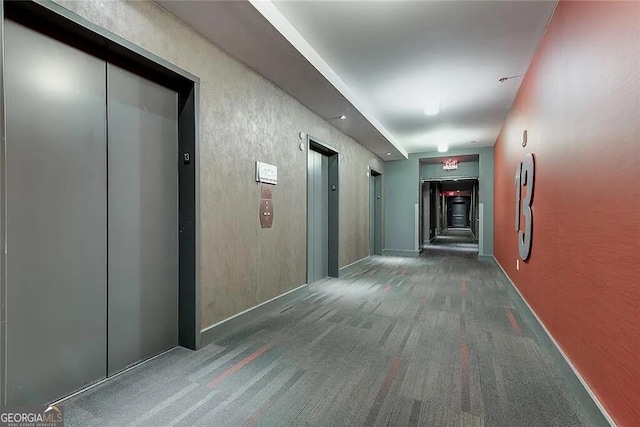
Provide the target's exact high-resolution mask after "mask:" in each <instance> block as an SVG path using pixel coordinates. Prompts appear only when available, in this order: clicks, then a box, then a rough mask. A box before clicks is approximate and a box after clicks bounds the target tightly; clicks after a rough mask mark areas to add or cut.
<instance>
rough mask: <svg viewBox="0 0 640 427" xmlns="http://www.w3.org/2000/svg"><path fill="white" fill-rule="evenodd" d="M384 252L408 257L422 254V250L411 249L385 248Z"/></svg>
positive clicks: (388, 254) (389, 254)
mask: <svg viewBox="0 0 640 427" xmlns="http://www.w3.org/2000/svg"><path fill="white" fill-rule="evenodd" d="M382 253H383V254H384V255H386V256H406V257H418V256H420V251H412V250H409V249H383V250H382Z"/></svg>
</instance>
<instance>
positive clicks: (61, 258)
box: [5, 21, 107, 404]
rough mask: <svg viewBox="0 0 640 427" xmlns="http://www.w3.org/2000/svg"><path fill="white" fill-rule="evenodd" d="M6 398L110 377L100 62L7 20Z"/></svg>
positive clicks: (27, 399) (29, 397)
mask: <svg viewBox="0 0 640 427" xmlns="http://www.w3.org/2000/svg"><path fill="white" fill-rule="evenodd" d="M5 37H6V38H5V79H6V80H5V90H6V135H7V140H6V165H7V170H6V179H7V181H6V203H7V300H6V301H7V349H6V357H7V359H6V361H7V366H6V372H7V377H6V378H7V403H9V404H43V403H45V402H50V401H52V400H55V399H57V398H59V397H62V396H64V395H66V394H69V393H71V392H73V391H75V390H78V389H80V388H82V387H83V386H85V385H87V384H90V383H93V382H95V381H97V380H100V379H101V378H104V377H105V366H106V363H107V361H106V355H107V351H106V343H107V337H106V334H107V206H106V203H107V174H106V164H107V157H106V123H105V117H106V111H105V109H106V106H105V100H106V93H105V65H106V64H105V62H104V61H101V60H99V59H96V58H94V57H92V56H89V55H87V54H85V53H83V52H80V51H78V50H76V49H74V48H72V47H69V46H67V45H65V44H63V43H60V42H58V41H56V40H53V39H51V38H49V37H47V36H44V35H42V34H39V33H37V32H34V31H32V30H30V29H27V28H25V27H22V26H20V25H18V24H16V23H13V22H11V21H5Z"/></svg>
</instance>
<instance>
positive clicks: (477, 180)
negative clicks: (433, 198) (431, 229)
mask: <svg viewBox="0 0 640 427" xmlns="http://www.w3.org/2000/svg"><path fill="white" fill-rule="evenodd" d="M471 180H475V184H474V190H473V191H472V194H473V193H474V191H476V190H478V189H479V188H480V177H479V176H450V177H449V176H448V177H446V178H430V179H422V178H421V179H420V180H419V185H418V189H419V190H418V201H419V204H420V210H422V186H423V185H424V184H425V183H427V182H428V183H433V182H436V183H442V182H452V181H471ZM441 197H442V198H443V202H444V200H446V197H444V194H441ZM473 200H474V199H473V198H472V201H473ZM440 208H441V209H442V210H443V212H442V213H443V218H442V220H443V221H444V224H440V226H441V227H442V228H443V229H446V228H448V227H449V224H448V223H447V210H446V204H445V203H442V206H440ZM469 210H470V211H471V213H472V216H473V217H475V216H476V215H477V212H476V211H475V209H474V206H473V204H472V205H471V206H469ZM438 214H440V213H438ZM474 220H475V219H474ZM420 223H422V215H420ZM469 227H470V228H471V229H472V231H473V227H472V225H471V224H470V225H469ZM419 229H422V225H421V226H420V227H419ZM419 234H422V233H421V232H420V231H419ZM473 234H474V237H475V238H476V240H478V242H480V231H479V230H477V231H476V232H474V233H473ZM419 237H420V238H422V235H420V236H419ZM435 237H437V236H434V237H433V239H435ZM433 239H432V240H433ZM420 241H421V240H420ZM430 242H431V240H430ZM421 246H422V245H421ZM420 252H422V248H420Z"/></svg>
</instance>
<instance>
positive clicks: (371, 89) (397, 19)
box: [274, 1, 556, 152]
mask: <svg viewBox="0 0 640 427" xmlns="http://www.w3.org/2000/svg"><path fill="white" fill-rule="evenodd" d="M274 4H275V6H276V7H277V9H278V10H279V11H280V12H281V13H282V15H283V16H284V18H285V19H287V20H288V21H289V22H290V23H291V24H292V25H293V26H294V27H295V28H296V30H297V31H298V32H299V33H300V35H301V36H302V37H303V38H304V39H305V40H306V41H307V42H308V43H309V44H310V45H311V46H312V47H313V49H314V50H315V51H316V52H317V53H318V54H319V55H320V56H321V57H322V58H323V59H324V60H325V61H326V63H327V64H328V65H329V66H330V67H331V68H332V69H333V71H334V72H335V73H336V74H337V75H338V76H339V77H340V78H341V79H342V80H343V81H344V83H345V84H346V85H347V86H348V88H349V89H350V90H351V92H352V93H353V95H354V96H355V98H356V100H357V104H359V105H361V106H363V107H365V108H366V110H367V111H369V112H370V113H371V114H372V115H373V117H375V118H376V119H377V120H378V121H379V122H380V123H381V124H382V126H383V127H384V128H385V129H386V130H387V131H388V132H389V133H390V134H391V136H392V138H393V139H394V140H395V141H396V142H397V143H399V145H400V146H402V147H403V148H404V149H406V150H407V151H408V152H419V151H434V150H435V149H437V146H438V145H439V144H446V145H449V146H450V147H470V146H471V141H473V140H475V141H476V143H477V145H478V146H490V145H493V144H494V143H495V141H496V138H497V136H498V132H499V131H500V129H501V127H502V124H503V123H504V120H505V118H506V115H507V113H508V111H509V109H510V107H511V104H512V102H513V99H514V97H515V95H516V92H517V90H518V88H519V86H520V82H521V80H522V79H521V78H518V79H512V80H508V81H506V82H505V83H499V82H498V79H499V78H501V77H504V76H519V75H523V74H524V73H525V72H526V70H527V68H528V66H529V63H530V61H531V58H532V56H533V53H534V52H535V49H536V46H537V44H538V41H539V40H540V38H541V36H542V34H543V32H544V30H545V28H546V25H547V23H548V22H549V19H550V17H551V14H552V13H553V10H554V8H555V5H556V2H551V1H274ZM433 101H436V102H437V103H439V105H440V114H438V115H436V116H425V114H424V109H425V107H427V106H428V105H429V103H431V102H433Z"/></svg>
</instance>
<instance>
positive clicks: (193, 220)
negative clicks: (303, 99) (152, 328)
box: [0, 0, 201, 404]
mask: <svg viewBox="0 0 640 427" xmlns="http://www.w3.org/2000/svg"><path fill="white" fill-rule="evenodd" d="M5 18H9V19H12V20H14V21H16V22H19V23H21V24H23V25H27V26H29V27H31V28H34V29H35V30H37V31H39V32H41V33H43V34H46V35H49V36H52V37H54V38H56V39H58V40H61V41H63V42H65V43H67V44H69V45H71V46H74V47H76V48H79V49H81V50H84V51H86V52H88V53H89V54H91V55H93V56H96V57H98V58H100V59H104V60H106V61H108V62H111V63H113V64H115V65H118V66H120V67H123V68H125V69H128V70H130V71H132V72H134V73H136V74H138V75H140V76H143V77H145V78H148V79H150V80H152V81H155V82H157V83H159V84H161V85H162V86H165V87H168V88H170V89H173V90H175V91H176V92H177V93H178V153H179V155H180V158H179V160H180V161H179V163H178V164H179V166H178V199H179V200H178V230H176V231H177V232H179V239H178V269H179V273H178V301H177V303H178V345H180V346H183V347H186V348H189V349H192V350H195V349H198V348H200V346H201V337H200V319H201V307H200V268H199V267H200V188H199V186H200V178H199V177H200V164H199V161H200V156H199V154H200V148H199V134H200V129H199V119H200V79H199V78H198V77H197V76H194V75H193V74H191V73H189V72H187V71H185V70H183V69H181V68H179V67H177V66H175V65H173V64H171V63H169V62H168V61H166V60H164V59H162V58H160V57H158V56H156V55H154V54H152V53H150V52H148V51H146V50H144V49H142V48H140V47H138V46H136V45H135V44H133V43H131V42H129V41H127V40H125V39H123V38H121V37H119V36H117V35H115V34H113V33H111V32H110V31H107V30H105V29H104V28H101V27H99V26H97V25H95V24H93V23H91V22H89V21H88V20H86V19H84V18H82V17H81V16H79V15H77V14H75V13H73V12H71V11H69V10H68V9H65V8H64V7H62V6H60V5H58V4H56V3H54V2H52V1H50V0H44V1H33V0H31V1H25V2H6V1H3V0H0V46H1V49H2V52H0V54H1V55H0V181H1V185H0V245H1V246H2V248H4V249H5V250H2V251H0V307H1V308H0V320H1V321H2V326H1V327H0V377H1V378H0V383H1V384H0V385H1V386H0V404H5V403H6V391H7V390H6V386H7V384H6V375H5V372H6V368H7V366H6V328H7V324H6V305H5V301H6V296H7V280H6V279H7V274H6V273H7V265H6V255H5V254H6V245H7V241H6V232H7V224H6V185H7V183H6V146H5V142H4V141H5V138H6V129H5V122H4V117H5V114H4V112H5V107H6V105H5V94H4V75H3V74H2V73H3V71H2V70H4V19H5ZM187 153H188V154H189V162H186V159H185V158H184V157H183V156H184V155H185V154H187ZM105 373H106V371H105Z"/></svg>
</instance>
